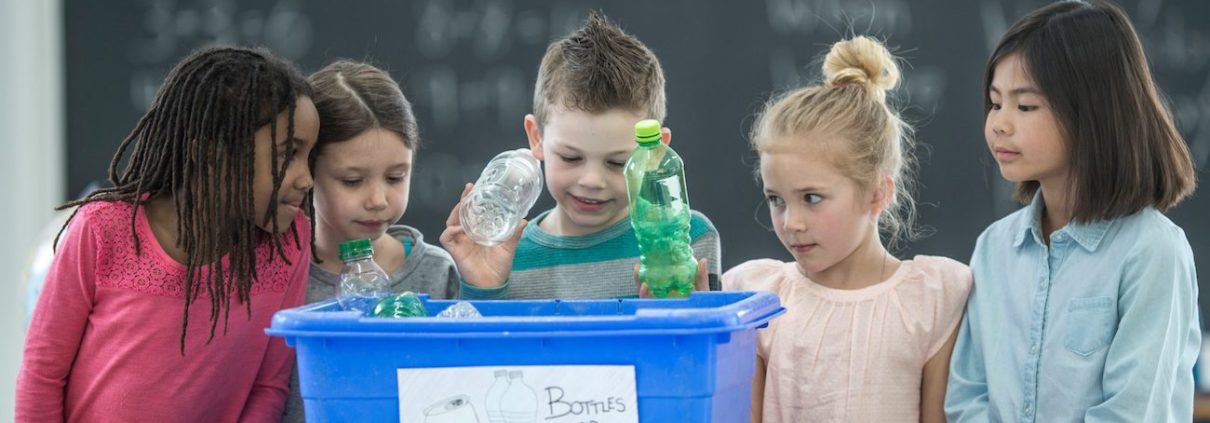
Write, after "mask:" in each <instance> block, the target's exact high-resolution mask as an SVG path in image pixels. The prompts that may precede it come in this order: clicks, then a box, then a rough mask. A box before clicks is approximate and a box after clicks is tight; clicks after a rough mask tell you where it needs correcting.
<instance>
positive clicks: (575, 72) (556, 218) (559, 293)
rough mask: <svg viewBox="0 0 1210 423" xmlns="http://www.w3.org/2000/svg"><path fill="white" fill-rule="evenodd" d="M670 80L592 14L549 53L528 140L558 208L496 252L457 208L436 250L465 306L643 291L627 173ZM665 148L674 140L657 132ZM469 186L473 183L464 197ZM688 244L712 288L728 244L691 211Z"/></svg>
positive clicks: (658, 115) (635, 43)
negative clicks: (641, 126)
mask: <svg viewBox="0 0 1210 423" xmlns="http://www.w3.org/2000/svg"><path fill="white" fill-rule="evenodd" d="M665 114H666V107H665V96H664V72H663V70H662V69H661V68H660V63H659V60H658V59H656V57H655V54H653V53H652V52H651V50H649V49H648V48H647V47H646V46H644V45H643V43H642V42H640V41H639V40H638V39H637V38H635V37H634V36H632V35H630V34H627V33H625V32H623V31H622V29H621V28H619V27H618V26H617V25H616V24H614V23H613V22H610V21H609V20H608V19H607V18H605V16H604V15H602V14H600V13H598V12H594V13H592V14H591V15H590V16H589V17H588V20H587V22H586V23H585V24H584V26H583V27H581V28H580V29H578V30H576V31H575V32H573V33H572V34H570V35H568V36H567V37H565V38H562V39H559V40H555V41H554V42H552V43H551V44H550V46H549V47H547V49H546V55H545V56H543V58H542V65H541V67H540V68H539V69H538V81H537V83H536V86H535V89H534V113H533V114H531V115H526V116H525V134H526V136H527V137H528V138H529V147H530V150H532V151H533V154H534V158H536V159H538V160H540V161H542V162H543V163H544V164H545V165H544V168H545V179H546V186H547V189H548V190H549V191H550V194H551V196H552V197H554V200H555V207H554V208H553V209H550V210H547V211H545V212H543V213H541V214H539V215H538V216H537V217H535V218H534V224H532V225H529V224H528V222H525V221H523V222H522V224H521V225H519V227H518V228H517V231H516V233H515V234H514V236H513V238H512V239H510V240H509V241H506V242H504V243H502V244H500V245H496V246H492V247H485V246H481V245H478V244H475V243H474V242H473V241H471V240H470V238H468V237H467V235H466V233H465V232H463V230H462V227H461V223H460V221H459V219H458V211H459V209H458V207H461V203H459V205H458V206H455V208H454V210H453V212H451V213H450V219H449V220H448V221H447V222H446V223H447V227H446V230H445V232H444V233H443V234H442V235H441V243H442V244H443V245H444V246H445V248H446V249H447V250H449V252H450V254H451V255H452V256H453V257H454V261H455V262H456V263H457V265H458V270H459V272H461V274H462V279H463V282H462V286H461V292H462V297H463V298H467V299H506V298H511V299H540V298H577V299H592V298H596V299H600V298H626V297H636V296H638V295H639V288H638V287H636V286H635V285H636V284H635V283H634V279H633V278H634V276H633V272H634V267H635V266H636V265H637V264H638V257H639V249H638V241H637V240H636V238H635V234H634V229H633V228H632V227H631V225H630V219H628V217H629V213H628V209H627V194H626V182H625V180H624V178H623V175H622V168H623V167H624V166H625V165H626V160H627V159H628V158H629V157H630V153H631V152H632V151H633V150H634V148H635V142H634V125H635V123H638V121H640V120H643V119H656V120H659V121H661V122H662V121H663V120H664V116H665ZM662 135H663V142H664V143H668V142H669V141H670V140H671V132H670V131H669V130H668V129H667V128H663V130H662ZM469 190H470V184H468V185H467V187H466V189H465V190H464V191H463V196H464V197H465V196H466V194H467V193H468V192H469ZM690 237H691V239H692V241H693V244H692V245H693V251H694V255H695V256H697V257H698V258H699V263H698V273H699V280H700V279H703V278H702V277H701V274H705V273H708V279H709V281H710V285H711V286H715V287H717V279H718V277H717V276H718V274H719V266H720V255H721V247H720V244H719V235H718V231H717V230H716V229H715V228H714V225H713V224H712V223H711V222H710V220H709V219H707V218H706V216H704V215H702V214H701V213H698V212H696V211H694V212H693V215H692V219H691V223H690Z"/></svg>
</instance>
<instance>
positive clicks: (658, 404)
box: [266, 292, 785, 422]
mask: <svg viewBox="0 0 1210 423" xmlns="http://www.w3.org/2000/svg"><path fill="white" fill-rule="evenodd" d="M421 298H422V300H423V301H424V302H425V305H426V307H427V308H428V310H429V311H430V312H431V313H434V314H435V313H438V312H440V311H441V310H444V309H445V308H446V307H448V306H449V305H451V304H453V303H454V302H455V301H450V300H429V299H428V296H427V295H422V296H421ZM472 303H473V304H474V306H475V307H476V308H478V309H479V311H480V312H481V313H482V314H483V315H484V316H485V317H483V318H481V319H441V318H411V319H383V318H372V317H362V316H360V315H359V314H358V313H357V312H346V311H339V310H340V308H339V305H338V304H337V303H336V302H335V300H330V301H325V302H320V303H315V304H311V305H307V306H304V307H300V308H295V309H290V310H283V311H280V312H278V313H277V314H276V315H274V316H273V324H272V326H271V327H270V328H269V329H267V330H266V332H267V333H268V334H270V335H273V336H281V337H284V338H285V339H286V344H287V345H291V346H294V347H295V348H296V349H297V353H298V369H299V383H300V386H301V391H302V397H303V400H304V404H305V408H306V414H307V420H308V421H312V422H329V421H333V422H337V421H338V422H345V421H347V422H369V421H373V422H397V421H399V400H398V398H399V392H398V389H399V388H398V381H397V373H396V370H397V369H401V368H432V367H466V366H532V365H633V366H634V369H635V370H634V372H635V387H636V391H637V396H638V414H639V419H640V421H642V422H746V421H748V413H749V408H750V406H751V404H750V403H751V391H752V375H753V372H754V370H755V355H756V329H757V328H760V327H764V326H765V325H767V324H768V322H769V321H770V320H772V319H773V318H774V317H775V316H777V315H779V314H781V313H782V312H783V311H784V310H785V309H783V308H782V307H781V305H780V302H779V301H778V299H777V297H776V296H774V295H773V294H771V293H767V292H695V293H693V295H692V296H690V297H689V298H687V299H671V300H646V299H626V300H574V301H573V300H544V301H472Z"/></svg>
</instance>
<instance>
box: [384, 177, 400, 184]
mask: <svg viewBox="0 0 1210 423" xmlns="http://www.w3.org/2000/svg"><path fill="white" fill-rule="evenodd" d="M387 182H390V183H392V184H398V183H400V182H403V175H390V176H387Z"/></svg>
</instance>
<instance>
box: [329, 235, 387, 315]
mask: <svg viewBox="0 0 1210 423" xmlns="http://www.w3.org/2000/svg"><path fill="white" fill-rule="evenodd" d="M340 260H341V261H343V262H344V268H342V269H341V270H340V288H339V291H338V292H337V294H336V301H338V302H340V307H341V308H343V309H345V310H357V311H360V312H361V313H362V314H365V315H370V314H372V313H373V312H374V306H375V304H377V303H378V300H380V299H382V297H385V296H387V295H390V293H391V291H390V278H388V277H387V274H386V272H384V271H382V268H381V267H378V263H375V262H374V246H373V244H371V243H370V240H369V239H368V238H362V239H355V240H352V241H345V242H342V243H340Z"/></svg>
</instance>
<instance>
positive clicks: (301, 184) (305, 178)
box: [292, 166, 315, 191]
mask: <svg viewBox="0 0 1210 423" xmlns="http://www.w3.org/2000/svg"><path fill="white" fill-rule="evenodd" d="M292 167H295V166H292ZM297 167H298V168H299V170H298V172H299V173H298V175H296V176H295V177H294V183H293V185H294V188H295V189H297V190H299V191H310V190H311V187H313V186H315V180H314V179H312V178H311V170H310V169H307V166H297Z"/></svg>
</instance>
